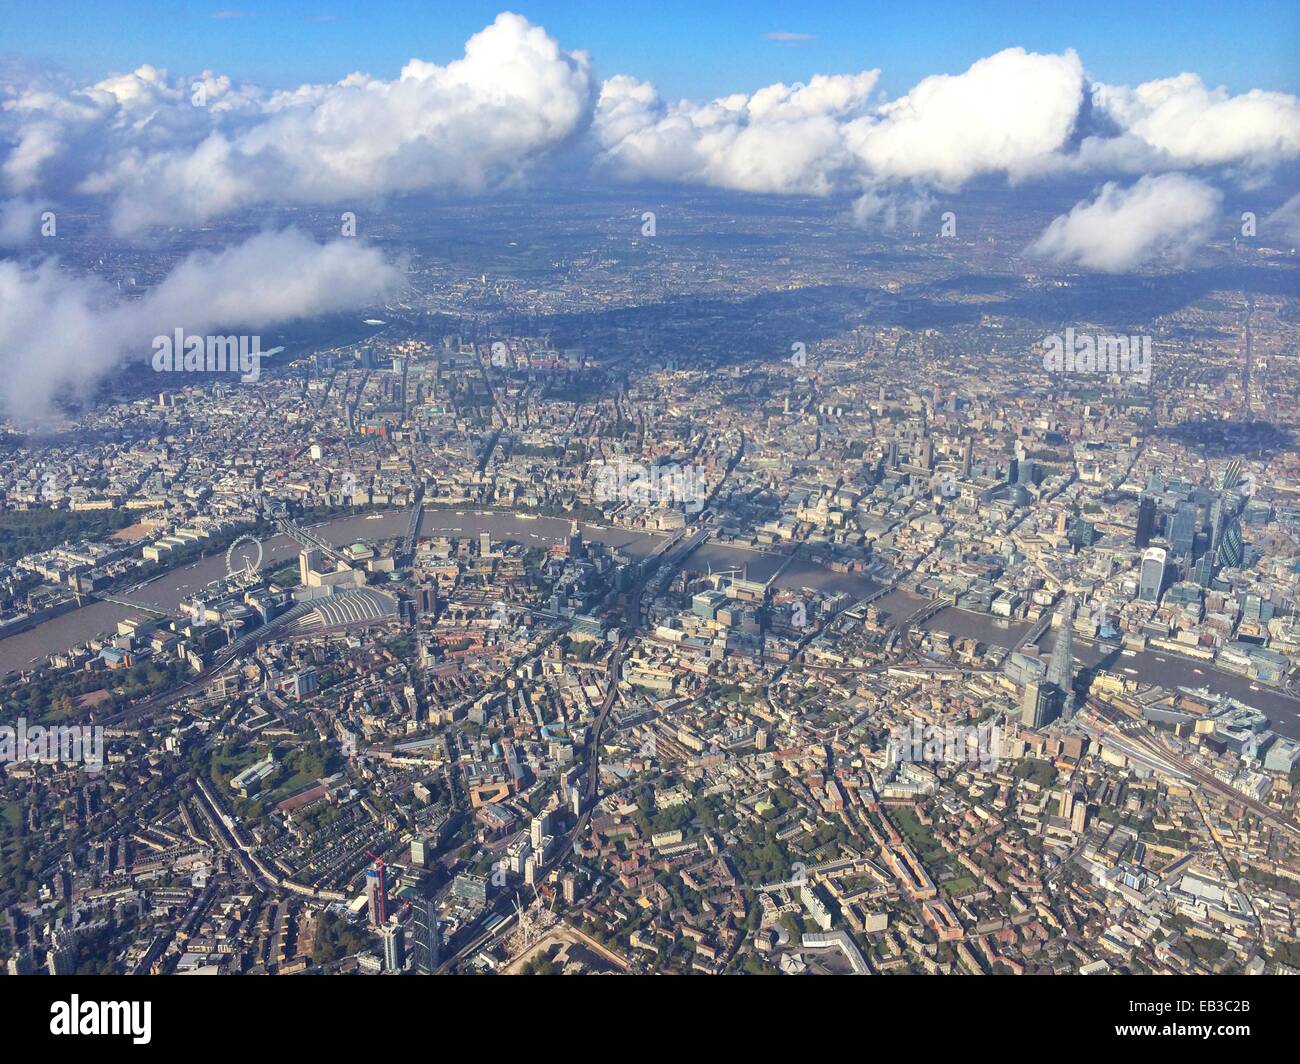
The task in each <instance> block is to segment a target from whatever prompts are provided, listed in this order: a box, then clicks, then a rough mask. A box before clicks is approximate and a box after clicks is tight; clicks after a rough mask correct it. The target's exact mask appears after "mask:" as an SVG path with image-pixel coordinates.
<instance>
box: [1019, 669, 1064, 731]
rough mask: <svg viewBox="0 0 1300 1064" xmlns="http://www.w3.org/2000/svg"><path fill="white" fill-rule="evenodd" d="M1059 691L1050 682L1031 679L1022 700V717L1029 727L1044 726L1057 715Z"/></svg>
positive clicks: (1026, 685)
mask: <svg viewBox="0 0 1300 1064" xmlns="http://www.w3.org/2000/svg"><path fill="white" fill-rule="evenodd" d="M1056 702H1057V693H1056V688H1054V687H1053V686H1052V685H1051V684H1050V683H1047V682H1046V681H1040V680H1030V681H1029V682H1028V683H1027V684H1025V693H1024V695H1023V696H1022V697H1021V700H1020V719H1021V721H1022V722H1023V723H1024V725H1025V727H1027V728H1042V727H1044V726H1046V725H1048V724H1050V723H1051V722H1052V720H1053V719H1054V718H1055V716H1056Z"/></svg>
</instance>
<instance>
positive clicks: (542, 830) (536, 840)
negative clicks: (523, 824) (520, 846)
mask: <svg viewBox="0 0 1300 1064" xmlns="http://www.w3.org/2000/svg"><path fill="white" fill-rule="evenodd" d="M550 826H551V815H550V813H542V814H541V815H540V816H535V817H533V820H532V823H531V824H530V825H529V827H530V829H531V830H530V832H529V841H530V842H531V843H532V844H533V849H534V850H535V851H537V852H538V853H540V852H541V849H542V841H543V840H544V839H545V838H546V832H547V829H549V828H550Z"/></svg>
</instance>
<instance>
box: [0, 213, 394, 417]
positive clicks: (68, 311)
mask: <svg viewBox="0 0 1300 1064" xmlns="http://www.w3.org/2000/svg"><path fill="white" fill-rule="evenodd" d="M401 284H402V274H401V270H400V269H399V268H398V267H396V266H394V265H392V264H390V263H387V262H385V260H384V258H383V256H382V255H381V254H380V252H379V251H378V250H376V249H374V248H370V247H367V246H365V245H363V244H361V243H359V242H357V241H356V240H337V241H334V242H333V243H329V244H323V245H322V244H317V243H315V242H314V241H313V240H311V239H310V238H309V237H307V236H304V235H303V234H302V233H300V232H297V231H295V230H285V231H282V232H268V233H262V234H260V235H258V236H255V237H253V238H251V239H249V240H247V241H245V242H244V243H242V244H239V245H236V246H234V247H231V248H228V249H226V250H224V251H220V252H217V253H211V252H195V253H194V254H192V255H190V256H189V257H188V258H186V259H185V260H184V261H182V262H181V263H180V264H179V265H177V266H176V268H175V269H173V270H172V272H171V273H170V274H168V276H167V277H166V278H165V279H164V280H163V281H162V282H161V283H160V284H159V285H158V286H157V287H156V288H153V289H151V290H150V291H149V292H147V293H146V294H145V295H144V296H143V297H141V298H139V299H124V298H122V296H121V295H120V294H119V293H118V291H117V290H116V289H115V288H112V287H111V286H109V285H108V284H107V283H105V282H104V281H102V280H100V279H98V278H95V277H87V276H80V275H77V274H73V273H71V272H69V271H67V270H65V269H63V268H62V267H60V265H59V264H58V262H57V261H56V260H55V259H53V258H47V259H44V260H42V261H40V262H38V263H36V264H34V265H24V264H21V263H18V262H14V261H0V370H2V372H0V379H3V382H4V383H3V387H2V388H0V412H3V414H4V415H6V416H8V417H10V418H12V419H13V420H15V421H16V422H19V423H21V424H29V425H30V424H34V423H40V422H41V421H42V420H45V419H48V418H50V417H51V416H52V415H53V401H54V399H55V398H56V397H58V396H61V395H65V394H66V395H70V396H72V397H74V398H78V399H85V398H87V397H89V396H91V395H92V394H93V393H94V390H95V388H96V387H97V386H98V385H99V384H100V382H102V381H103V380H104V379H105V378H106V377H108V376H109V375H110V374H111V373H113V372H114V371H115V370H117V369H118V368H119V367H121V366H122V365H123V364H124V363H126V362H127V361H128V360H129V359H132V358H139V359H144V358H145V357H146V356H147V354H148V352H149V344H150V342H151V340H152V338H153V337H154V336H157V335H162V334H167V335H170V334H171V333H172V332H173V331H174V330H175V329H177V328H181V329H184V330H185V331H186V332H187V333H192V334H204V333H207V332H209V331H211V330H213V329H228V330H233V329H259V328H266V327H270V326H275V325H281V324H284V323H286V322H291V321H295V320H299V319H302V318H309V317H314V316H318V315H320V314H324V313H333V312H339V311H345V310H352V309H356V308H360V307H365V306H371V305H374V304H376V303H380V302H382V301H384V300H385V299H386V298H388V297H389V296H391V295H393V294H394V293H395V292H396V291H397V290H398V289H399V288H400V286H401Z"/></svg>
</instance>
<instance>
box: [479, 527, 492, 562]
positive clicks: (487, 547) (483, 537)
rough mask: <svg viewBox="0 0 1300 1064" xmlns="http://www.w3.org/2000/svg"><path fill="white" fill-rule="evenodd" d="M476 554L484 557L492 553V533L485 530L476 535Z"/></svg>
mask: <svg viewBox="0 0 1300 1064" xmlns="http://www.w3.org/2000/svg"><path fill="white" fill-rule="evenodd" d="M478 552H479V553H480V554H484V555H486V554H491V553H492V533H491V532H489V531H488V530H487V529H486V528H485V529H484V530H483V531H482V532H480V533H479V534H478Z"/></svg>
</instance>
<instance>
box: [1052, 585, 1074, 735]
mask: <svg viewBox="0 0 1300 1064" xmlns="http://www.w3.org/2000/svg"><path fill="white" fill-rule="evenodd" d="M1047 682H1048V683H1050V684H1051V685H1052V686H1053V687H1055V688H1056V689H1057V690H1058V691H1060V692H1061V716H1062V717H1063V718H1064V719H1065V720H1070V719H1071V718H1072V717H1073V716H1074V596H1073V595H1069V596H1067V597H1066V600H1065V611H1064V612H1063V613H1062V614H1061V630H1060V632H1058V633H1057V636H1056V646H1054V647H1053V648H1052V657H1051V660H1050V661H1049V662H1048V664H1047Z"/></svg>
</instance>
